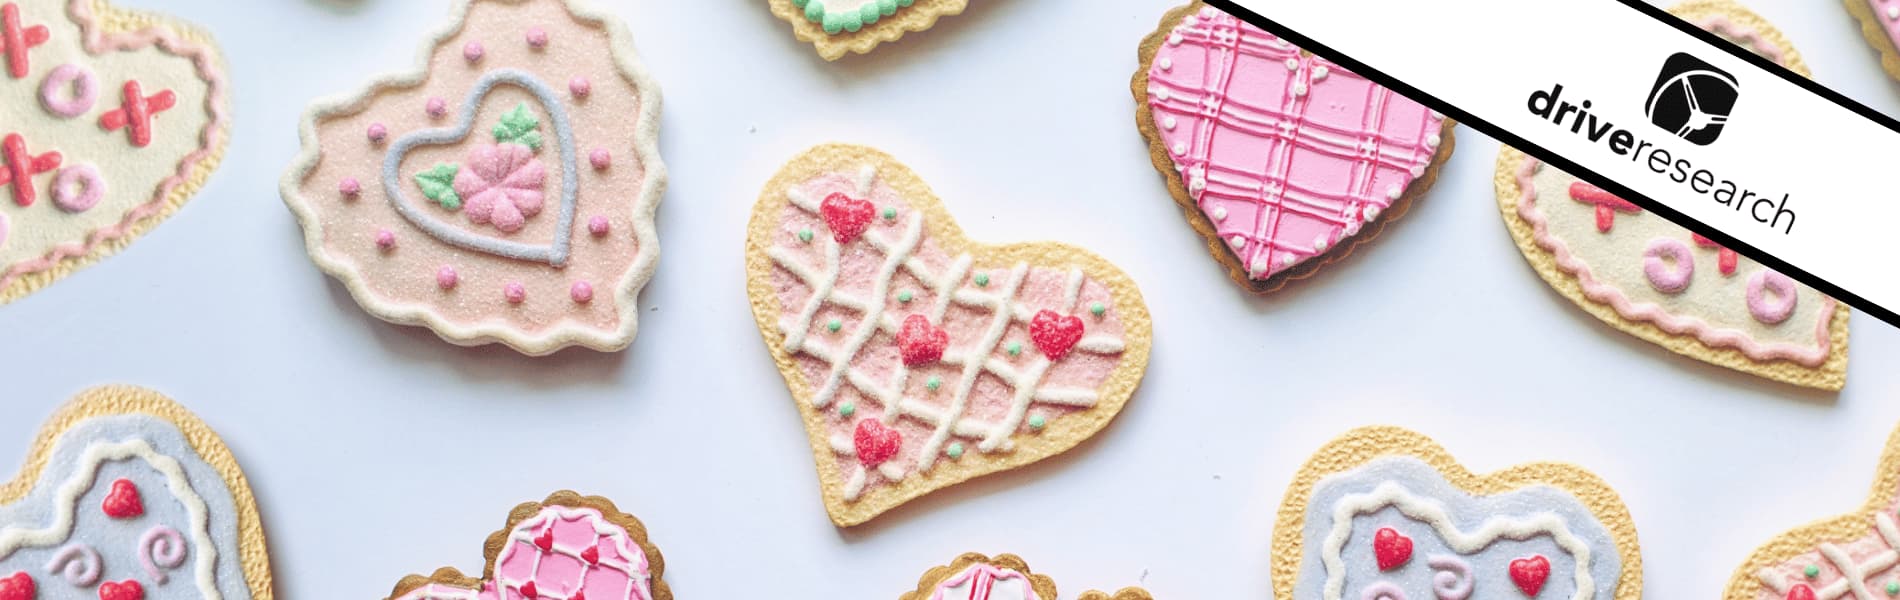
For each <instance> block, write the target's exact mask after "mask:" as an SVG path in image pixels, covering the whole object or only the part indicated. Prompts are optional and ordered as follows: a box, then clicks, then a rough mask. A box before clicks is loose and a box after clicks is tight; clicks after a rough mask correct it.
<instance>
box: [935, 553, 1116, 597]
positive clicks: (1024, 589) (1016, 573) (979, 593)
mask: <svg viewBox="0 0 1900 600" xmlns="http://www.w3.org/2000/svg"><path fill="white" fill-rule="evenodd" d="M1077 599H1078V600H1154V596H1153V595H1151V594H1149V593H1148V591H1147V590H1144V589H1141V588H1138V587H1126V588H1122V589H1121V590H1119V591H1117V592H1115V593H1114V594H1113V595H1111V594H1107V593H1104V592H1097V591H1093V590H1091V591H1088V592H1085V593H1083V594H1082V595H1081V596H1078V597H1077ZM898 600H1057V596H1056V581H1055V579H1052V578H1050V577H1049V576H1048V575H1039V574H1036V573H1033V572H1031V571H1030V570H1029V564H1028V563H1026V562H1023V559H1022V558H1021V557H1018V556H1016V555H1014V554H999V555H997V556H996V557H995V558H990V557H988V556H984V555H982V554H977V553H974V552H972V553H968V554H964V555H962V556H959V557H957V559H956V560H954V561H951V563H950V564H948V565H944V566H940V567H934V568H932V569H930V570H929V571H926V572H925V573H924V575H923V577H921V578H919V579H918V580H917V589H916V590H914V591H910V592H905V593H904V595H902V596H899V597H898Z"/></svg>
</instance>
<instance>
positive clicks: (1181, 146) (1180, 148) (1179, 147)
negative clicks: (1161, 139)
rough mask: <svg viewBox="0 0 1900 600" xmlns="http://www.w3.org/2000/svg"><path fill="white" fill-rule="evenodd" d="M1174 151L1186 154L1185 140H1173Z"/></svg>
mask: <svg viewBox="0 0 1900 600" xmlns="http://www.w3.org/2000/svg"><path fill="white" fill-rule="evenodd" d="M1174 153H1175V154H1187V143H1186V142H1175V143H1174Z"/></svg>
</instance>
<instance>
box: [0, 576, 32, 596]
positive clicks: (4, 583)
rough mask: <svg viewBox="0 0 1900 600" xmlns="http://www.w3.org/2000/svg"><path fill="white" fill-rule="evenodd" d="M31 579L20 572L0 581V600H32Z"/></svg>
mask: <svg viewBox="0 0 1900 600" xmlns="http://www.w3.org/2000/svg"><path fill="white" fill-rule="evenodd" d="M33 592H34V586H33V577H32V576H30V575H27V574H26V571H20V572H18V573H14V574H12V575H8V576H7V577H6V578H5V579H0V600H33Z"/></svg>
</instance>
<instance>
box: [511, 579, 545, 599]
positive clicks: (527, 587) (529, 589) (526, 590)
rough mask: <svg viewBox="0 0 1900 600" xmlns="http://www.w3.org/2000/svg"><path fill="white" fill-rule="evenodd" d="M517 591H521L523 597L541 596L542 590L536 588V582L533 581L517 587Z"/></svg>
mask: <svg viewBox="0 0 1900 600" xmlns="http://www.w3.org/2000/svg"><path fill="white" fill-rule="evenodd" d="M515 591H518V592H521V597H523V598H540V597H541V591H540V590H536V589H534V582H532V581H530V582H527V583H524V584H521V587H518V588H515Z"/></svg>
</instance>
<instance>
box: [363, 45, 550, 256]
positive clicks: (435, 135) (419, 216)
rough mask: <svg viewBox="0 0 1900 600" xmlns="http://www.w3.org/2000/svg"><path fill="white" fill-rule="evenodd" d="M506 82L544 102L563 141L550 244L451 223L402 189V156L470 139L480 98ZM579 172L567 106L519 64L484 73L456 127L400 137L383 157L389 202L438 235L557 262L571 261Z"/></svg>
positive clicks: (473, 246) (486, 248)
mask: <svg viewBox="0 0 1900 600" xmlns="http://www.w3.org/2000/svg"><path fill="white" fill-rule="evenodd" d="M503 83H508V84H513V85H516V86H520V87H521V88H522V89H525V90H528V92H529V93H531V94H534V97H535V99H536V100H539V101H540V102H541V107H542V108H543V109H546V110H547V111H548V115H549V116H550V117H552V118H553V121H554V137H555V139H556V140H558V142H559V143H560V146H561V207H560V210H559V212H558V214H556V215H555V229H554V230H555V235H554V239H553V240H552V241H550V243H547V244H526V243H522V242H512V241H508V240H503V239H496V238H492V237H488V236H482V235H476V234H474V233H471V232H468V231H466V230H463V229H459V228H455V227H451V226H449V225H448V224H446V223H443V222H442V221H441V220H439V219H436V218H435V217H433V216H430V215H427V214H423V213H422V212H421V211H420V210H417V208H416V206H415V205H414V204H411V203H410V202H409V199H408V197H407V196H404V195H403V192H402V178H401V174H400V173H399V171H400V168H401V166H402V159H403V158H405V157H407V156H408V155H409V151H411V150H414V149H416V147H418V146H436V145H445V144H453V143H457V142H461V141H463V140H466V139H468V135H469V132H471V131H473V130H474V127H475V113H476V112H477V110H478V109H479V108H481V102H482V100H483V99H485V98H487V97H488V93H489V92H492V91H494V90H495V86H496V85H499V84H503ZM578 177H579V175H578V173H577V172H576V171H575V159H574V130H573V128H572V126H571V125H570V124H569V123H568V118H567V109H566V108H565V107H563V106H561V102H560V99H559V98H558V97H557V96H556V95H555V93H554V90H553V89H552V88H549V87H548V85H547V84H545V83H542V82H541V80H540V79H538V78H536V77H535V76H534V75H533V74H532V73H528V72H526V71H522V70H519V69H496V70H493V71H489V72H488V73H485V74H483V75H482V78H481V79H480V80H478V81H476V82H475V87H474V88H472V89H470V90H469V92H468V97H467V98H466V99H464V100H463V101H462V111H461V114H460V115H459V116H458V117H457V122H456V124H455V126H453V127H445V128H438V129H424V130H421V131H417V132H413V133H410V134H408V135H405V136H402V137H401V138H397V139H396V141H395V142H394V143H391V144H390V146H389V154H388V155H387V156H385V157H384V159H383V189H384V191H385V192H387V193H388V194H389V203H390V204H391V205H394V206H395V208H396V212H397V213H399V214H401V215H402V216H403V218H404V219H408V220H409V223H410V224H413V225H415V226H416V228H418V229H421V230H422V231H423V232H424V233H427V234H429V235H430V236H432V237H434V238H435V239H438V240H442V241H443V242H447V243H449V244H452V245H456V246H461V247H463V248H468V249H470V250H476V251H480V252H487V253H489V254H494V255H497V256H503V257H507V258H512V259H515V260H525V261H534V262H545V263H548V264H550V265H554V266H556V267H560V266H563V265H566V264H567V254H568V245H569V239H570V238H571V237H573V231H574V208H575V207H574V204H575V199H576V197H577V195H578V190H579V183H578V181H577V180H578Z"/></svg>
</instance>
